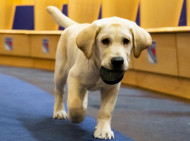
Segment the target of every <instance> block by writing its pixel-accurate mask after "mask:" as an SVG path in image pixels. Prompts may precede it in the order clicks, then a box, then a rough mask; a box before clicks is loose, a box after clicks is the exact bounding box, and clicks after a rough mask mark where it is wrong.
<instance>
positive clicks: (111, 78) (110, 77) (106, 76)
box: [100, 67, 124, 85]
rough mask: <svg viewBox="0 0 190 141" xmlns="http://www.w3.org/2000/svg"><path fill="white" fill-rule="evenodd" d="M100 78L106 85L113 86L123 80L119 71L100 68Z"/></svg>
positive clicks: (121, 72) (122, 74) (122, 73)
mask: <svg viewBox="0 0 190 141" xmlns="http://www.w3.org/2000/svg"><path fill="white" fill-rule="evenodd" d="M100 76H101V78H102V80H103V81H104V82H105V83H106V84H109V85H114V84H117V83H119V82H120V81H121V80H122V79H123V76H124V72H123V71H120V70H108V69H106V68H104V67H101V68H100Z"/></svg>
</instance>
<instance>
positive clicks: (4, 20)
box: [0, 0, 22, 29]
mask: <svg viewBox="0 0 190 141" xmlns="http://www.w3.org/2000/svg"><path fill="white" fill-rule="evenodd" d="M21 3H22V0H2V1H1V4H0V17H1V22H0V29H11V28H12V22H13V16H14V11H15V5H16V4H21Z"/></svg>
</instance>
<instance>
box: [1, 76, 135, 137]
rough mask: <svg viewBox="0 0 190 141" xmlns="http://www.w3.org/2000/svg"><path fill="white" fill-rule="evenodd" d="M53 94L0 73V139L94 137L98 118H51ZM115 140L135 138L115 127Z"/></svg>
mask: <svg viewBox="0 0 190 141" xmlns="http://www.w3.org/2000/svg"><path fill="white" fill-rule="evenodd" d="M53 103H54V98H53V96H52V95H50V94H48V93H46V92H45V91H43V90H41V89H39V88H37V87H35V86H33V85H31V84H28V83H26V82H24V81H21V80H19V79H16V78H13V77H11V76H7V75H3V74H0V141H17V140H19V141H91V140H97V141H98V140H99V139H94V138H93V132H94V127H95V126H96V120H95V119H94V118H92V117H90V116H86V118H85V120H84V121H83V122H82V123H80V124H73V123H71V122H69V121H68V120H54V119H53V118H52V114H53V113H52V112H53ZM114 134H115V139H113V140H114V141H132V140H131V139H130V138H128V137H126V136H124V135H122V134H120V133H119V132H117V131H116V130H114Z"/></svg>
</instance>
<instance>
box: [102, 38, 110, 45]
mask: <svg viewBox="0 0 190 141" xmlns="http://www.w3.org/2000/svg"><path fill="white" fill-rule="evenodd" d="M102 44H103V45H109V44H110V40H109V39H108V38H105V39H103V40H102Z"/></svg>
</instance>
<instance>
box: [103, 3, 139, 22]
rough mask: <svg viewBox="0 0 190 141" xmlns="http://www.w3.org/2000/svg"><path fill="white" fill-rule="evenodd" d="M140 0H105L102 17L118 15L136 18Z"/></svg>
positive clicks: (133, 19) (131, 18) (130, 18)
mask: <svg viewBox="0 0 190 141" xmlns="http://www.w3.org/2000/svg"><path fill="white" fill-rule="evenodd" d="M138 6H139V0H103V2H102V17H103V18H105V17H112V16H118V17H122V18H126V19H129V20H132V21H135V20H136V15H137V11H138Z"/></svg>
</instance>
